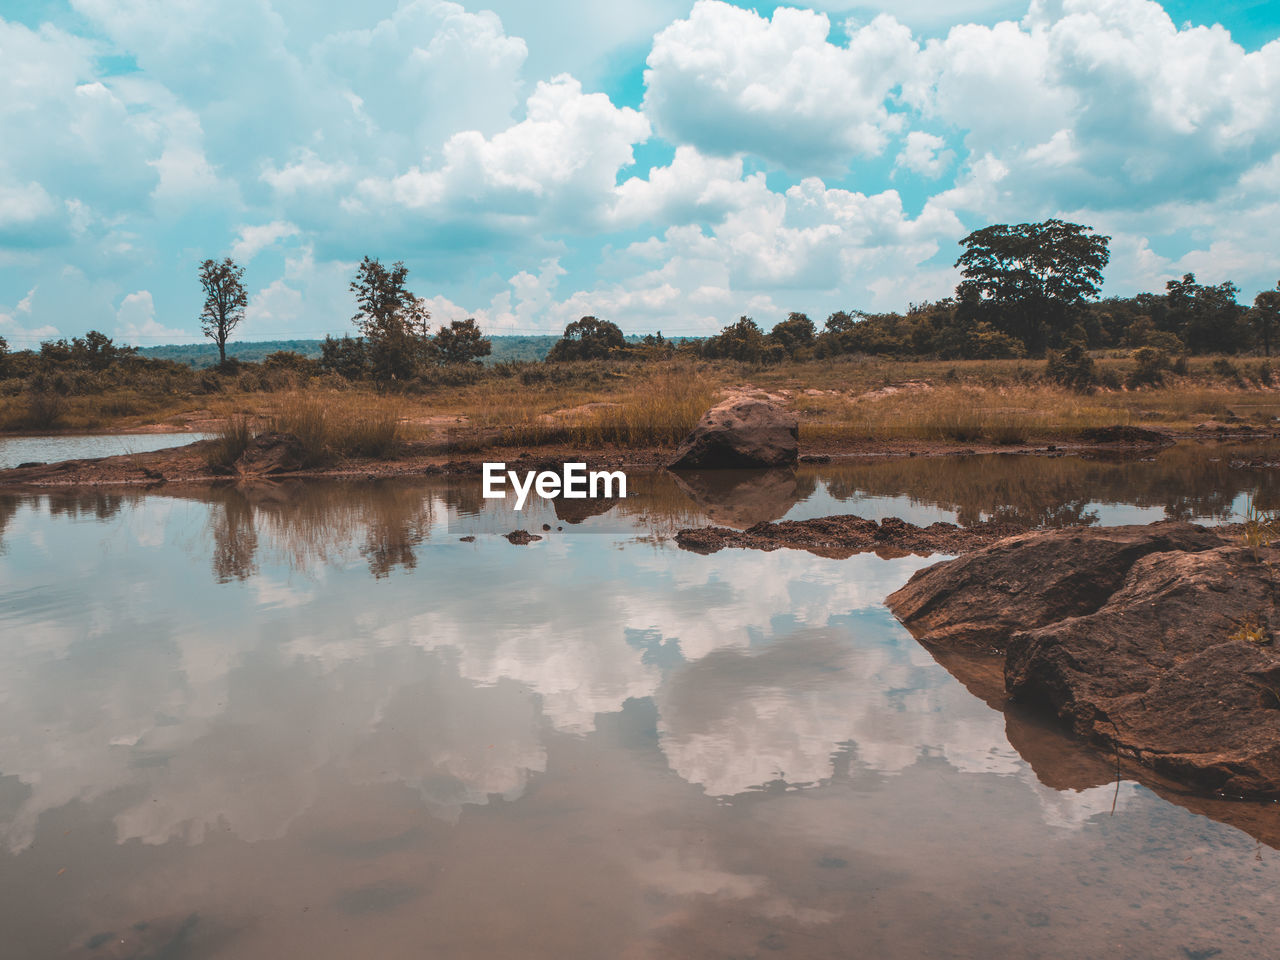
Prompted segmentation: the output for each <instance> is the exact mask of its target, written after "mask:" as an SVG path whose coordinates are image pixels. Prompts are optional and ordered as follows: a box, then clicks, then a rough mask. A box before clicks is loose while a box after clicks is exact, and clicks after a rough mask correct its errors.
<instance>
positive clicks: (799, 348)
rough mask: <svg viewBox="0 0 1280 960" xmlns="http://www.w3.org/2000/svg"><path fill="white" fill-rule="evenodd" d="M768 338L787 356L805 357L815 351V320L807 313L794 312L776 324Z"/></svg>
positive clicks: (794, 357) (793, 357)
mask: <svg viewBox="0 0 1280 960" xmlns="http://www.w3.org/2000/svg"><path fill="white" fill-rule="evenodd" d="M768 339H769V341H770V342H771V343H774V344H777V345H778V346H779V347H780V348H781V349H782V352H783V353H784V354H785V355H786V356H788V357H791V358H792V359H804V358H806V357H808V356H811V355H812V352H813V341H814V330H813V321H812V320H810V319H809V317H808V316H807V315H806V314H803V313H792V314H790V315H788V317H787V319H785V320H783V321H782V322H780V323H778V324H775V325H774V328H773V329H772V330H771V331H769V337H768Z"/></svg>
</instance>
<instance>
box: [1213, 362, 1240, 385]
mask: <svg viewBox="0 0 1280 960" xmlns="http://www.w3.org/2000/svg"><path fill="white" fill-rule="evenodd" d="M1209 369H1210V371H1212V373H1213V375H1214V376H1215V377H1221V378H1222V379H1223V380H1229V381H1231V382H1232V383H1234V384H1236V385H1237V386H1239V385H1240V384H1241V383H1242V381H1241V379H1240V370H1239V368H1238V367H1237V366H1236V365H1235V364H1234V363H1232V362H1231V361H1230V360H1228V359H1227V358H1226V357H1215V358H1214V361H1213V363H1212V364H1211V365H1210V366H1209Z"/></svg>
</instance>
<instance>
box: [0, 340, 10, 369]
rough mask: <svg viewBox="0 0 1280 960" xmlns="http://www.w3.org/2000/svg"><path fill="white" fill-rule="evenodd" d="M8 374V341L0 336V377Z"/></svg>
mask: <svg viewBox="0 0 1280 960" xmlns="http://www.w3.org/2000/svg"><path fill="white" fill-rule="evenodd" d="M8 372H9V341H8V340H6V339H5V338H4V337H3V336H0V377H4V376H6V375H7V374H8Z"/></svg>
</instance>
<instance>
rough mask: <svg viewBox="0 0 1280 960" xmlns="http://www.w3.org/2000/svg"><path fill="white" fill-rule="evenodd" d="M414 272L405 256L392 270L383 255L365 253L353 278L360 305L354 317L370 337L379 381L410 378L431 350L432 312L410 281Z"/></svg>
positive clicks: (371, 359)
mask: <svg viewBox="0 0 1280 960" xmlns="http://www.w3.org/2000/svg"><path fill="white" fill-rule="evenodd" d="M408 277H409V268H408V267H406V266H405V265H404V263H403V261H399V260H397V261H396V262H395V263H393V264H392V265H391V268H390V269H388V268H386V267H384V266H383V265H382V262H381V261H380V260H377V259H375V258H373V257H365V258H364V260H363V261H361V263H360V266H359V268H357V270H356V277H355V279H354V280H352V281H351V291H352V292H353V293H354V294H355V295H356V306H357V308H358V309H357V311H356V315H355V316H354V317H352V318H351V320H352V322H353V323H354V324H355V325H356V328H357V329H358V330H359V331H360V335H361V337H362V338H363V339H364V346H365V350H366V353H367V355H368V361H369V370H370V372H371V373H372V375H373V377H374V379H376V380H407V379H408V378H410V377H412V376H413V375H414V374H415V373H417V371H418V368H419V367H420V366H421V365H422V363H423V361H425V360H426V359H427V358H428V356H429V355H430V352H431V335H430V333H429V331H428V329H427V321H428V320H430V319H431V314H429V313H428V312H427V309H426V307H425V306H424V305H423V303H422V301H421V300H420V299H418V298H417V297H416V296H414V295H413V293H412V292H410V290H409V289H408V287H406V286H405V281H406V280H407V279H408Z"/></svg>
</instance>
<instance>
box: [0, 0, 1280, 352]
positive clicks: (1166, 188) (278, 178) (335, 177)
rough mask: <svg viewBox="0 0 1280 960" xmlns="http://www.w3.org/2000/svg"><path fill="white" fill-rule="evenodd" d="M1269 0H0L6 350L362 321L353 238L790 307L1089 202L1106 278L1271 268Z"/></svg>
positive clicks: (650, 322) (1279, 57)
mask: <svg viewBox="0 0 1280 960" xmlns="http://www.w3.org/2000/svg"><path fill="white" fill-rule="evenodd" d="M1278 37H1280V4H1276V3H1273V2H1270V0H1227V2H1219V3H1208V2H1201V0H1166V2H1165V3H1164V5H1163V6H1162V5H1161V4H1159V3H1155V2H1150V0H1030V2H1029V3H1028V2H1021V3H1019V2H1006V0H952V2H940V0H900V2H897V3H888V2H884V3H874V2H872V3H865V2H849V0H819V2H817V3H816V4H813V5H811V6H796V7H792V6H784V5H774V4H767V3H766V4H755V5H751V4H747V3H740V4H731V3H726V2H722V0H696V2H690V0H679V2H677V0H648V2H644V3H640V2H617V3H612V4H602V3H599V2H598V0H542V2H540V3H536V4H534V3H528V2H527V0H475V2H467V3H455V2H438V0H401V2H399V3H397V2H395V0H369V2H365V3H360V4H352V3H350V2H347V0H341V2H339V0H220V2H217V3H209V2H208V0H167V2H159V0H47V2H36V0H0V336H3V337H4V338H6V340H7V341H8V342H9V344H10V347H11V349H19V348H23V347H29V346H34V345H36V344H37V343H38V342H39V341H40V340H43V339H47V338H51V337H63V336H66V337H69V336H78V335H82V334H83V333H85V332H86V331H87V330H89V329H98V330H102V331H103V332H105V333H108V334H109V335H112V336H114V337H116V338H117V339H118V340H122V341H124V342H128V343H133V344H138V345H144V346H145V345H153V344H161V343H188V342H193V341H195V340H198V339H199V338H200V329H199V322H198V319H197V318H198V315H199V312H200V306H201V302H202V294H201V290H200V287H199V283H198V279H197V269H198V265H199V263H200V262H201V261H202V260H204V259H205V258H222V257H232V258H234V259H235V260H236V261H237V262H238V263H239V264H241V265H242V266H243V267H244V268H245V284H246V287H247V289H248V290H249V294H250V299H249V305H248V308H247V310H246V316H245V320H244V322H243V324H242V325H241V326H240V327H239V328H238V329H237V330H236V332H235V335H234V336H235V337H236V338H238V339H246V340H266V339H287V338H310V337H319V336H323V335H325V334H342V333H348V332H351V331H352V329H353V328H352V323H351V316H352V314H353V313H354V311H355V307H354V302H353V298H352V295H351V293H350V291H349V289H348V284H349V283H350V281H351V279H352V277H353V275H354V272H355V268H356V265H357V264H358V263H359V262H360V260H361V258H362V257H363V256H366V255H367V256H372V257H377V258H379V259H381V260H382V261H384V262H386V263H390V262H393V261H396V260H403V261H404V262H405V263H406V265H407V266H408V267H409V271H410V273H409V286H410V288H411V289H412V290H413V291H414V293H416V294H417V295H418V296H420V297H423V298H425V299H426V301H427V304H428V308H429V310H430V311H431V313H432V316H433V320H434V321H435V322H438V323H447V322H449V321H451V320H457V319H463V318H465V317H475V318H476V319H477V320H478V321H479V323H480V325H481V326H482V328H483V329H484V330H485V331H487V332H489V333H493V334H502V333H558V332H559V331H560V330H561V329H563V327H564V325H565V324H566V323H567V322H569V321H571V320H574V319H577V318H578V317H580V316H583V315H585V314H592V315H595V316H598V317H601V318H603V319H607V320H612V321H613V322H615V323H617V324H618V325H619V326H621V327H622V329H623V330H625V331H627V332H629V333H646V332H652V331H655V330H661V331H662V332H663V333H665V334H668V335H698V334H704V333H709V332H714V331H715V330H717V329H719V328H720V327H722V326H723V325H725V324H726V323H729V322H731V321H733V320H735V319H736V318H737V317H738V316H740V315H744V314H745V315H749V316H752V317H754V318H755V319H756V320H757V322H759V323H760V324H761V325H762V326H765V327H766V328H768V327H769V326H772V325H773V324H774V323H776V322H777V321H778V320H781V319H783V318H784V317H785V316H786V315H787V313H788V312H790V311H793V310H799V311H804V312H806V313H808V314H809V315H810V316H812V317H814V318H815V319H816V320H818V321H819V322H821V320H822V319H824V318H825V317H826V316H827V315H828V314H830V313H831V312H833V311H835V310H839V309H845V310H855V309H861V310H868V311H878V310H893V309H898V310H901V309H905V308H906V307H907V306H908V304H910V303H919V302H922V301H926V300H934V299H939V298H941V297H945V296H947V295H949V294H950V293H951V292H952V290H953V289H954V286H955V283H956V280H957V275H956V271H955V269H954V266H953V264H954V262H955V259H956V257H957V255H958V253H959V250H960V247H959V241H960V240H961V238H963V237H964V236H965V235H966V234H968V233H969V232H971V231H973V230H976V229H979V228H981V227H983V226H986V225H988V224H991V223H1016V222H1024V221H1034V220H1042V219H1045V218H1047V217H1061V218H1064V219H1068V220H1071V221H1074V222H1078V223H1083V224H1087V225H1089V226H1092V227H1093V228H1095V229H1096V230H1098V231H1100V232H1102V233H1104V234H1106V235H1108V236H1110V237H1111V238H1112V239H1111V264H1110V266H1109V267H1108V269H1107V272H1106V285H1105V287H1104V293H1106V294H1109V295H1110V294H1115V295H1130V294H1133V293H1137V292H1140V291H1144V290H1157V291H1158V290H1161V289H1163V285H1164V283H1165V281H1167V280H1169V279H1171V278H1173V277H1178V276H1181V275H1182V274H1184V273H1187V272H1193V273H1195V274H1196V276H1197V278H1198V279H1199V280H1200V281H1201V282H1205V283H1220V282H1222V281H1225V280H1232V281H1234V282H1235V283H1237V284H1238V285H1239V287H1240V289H1241V297H1240V299H1241V300H1242V302H1251V301H1252V299H1253V297H1254V295H1255V294H1256V293H1257V292H1258V291H1259V290H1262V289H1266V288H1270V287H1274V286H1275V285H1276V283H1277V281H1280V41H1278V40H1277V38H1278Z"/></svg>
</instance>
